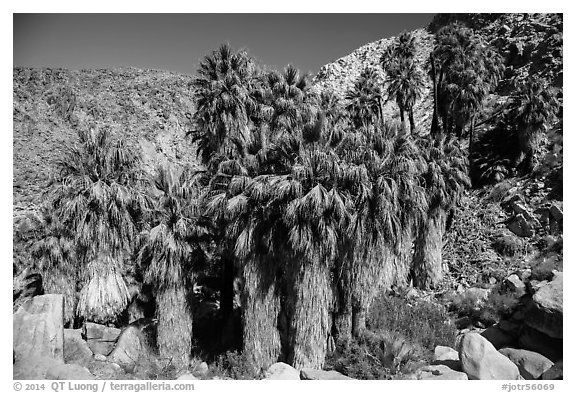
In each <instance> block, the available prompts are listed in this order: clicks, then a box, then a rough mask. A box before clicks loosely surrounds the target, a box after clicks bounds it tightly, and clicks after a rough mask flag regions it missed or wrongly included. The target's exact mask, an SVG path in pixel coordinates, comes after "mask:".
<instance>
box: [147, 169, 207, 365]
mask: <svg viewBox="0 0 576 393" xmlns="http://www.w3.org/2000/svg"><path fill="white" fill-rule="evenodd" d="M154 186H155V188H156V191H157V193H158V197H157V198H156V201H155V205H154V211H153V214H152V216H153V223H154V224H153V225H154V226H153V227H152V228H151V229H150V230H149V231H147V233H146V234H145V238H144V239H145V240H144V244H143V247H142V248H141V250H140V252H139V254H138V261H139V263H140V265H141V266H142V269H143V271H144V280H145V282H146V283H149V284H151V285H152V286H153V288H154V293H155V297H156V318H157V319H158V338H157V343H158V349H159V352H160V356H161V357H163V358H164V359H166V360H168V361H169V362H170V363H171V364H172V365H174V366H175V367H176V368H177V369H182V368H185V367H187V366H188V365H189V356H190V353H191V350H192V309H191V303H190V300H191V294H192V293H191V289H192V286H193V283H194V274H195V270H197V269H195V266H198V265H199V264H200V263H201V262H202V261H203V260H204V258H205V255H204V251H203V249H202V246H201V245H202V242H204V241H206V237H207V235H208V230H207V229H206V226H205V224H204V223H202V220H201V218H200V214H199V204H198V199H197V197H198V195H197V190H196V189H195V185H194V183H193V182H192V180H191V179H190V177H189V175H188V173H187V172H186V171H178V170H176V169H175V168H170V167H163V168H160V169H159V170H158V173H157V175H156V177H155V179H154Z"/></svg>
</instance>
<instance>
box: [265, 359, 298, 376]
mask: <svg viewBox="0 0 576 393" xmlns="http://www.w3.org/2000/svg"><path fill="white" fill-rule="evenodd" d="M264 379H280V380H291V379H294V380H299V379H300V373H299V372H298V370H296V369H295V368H294V367H292V366H290V365H288V364H286V363H282V362H278V363H274V364H273V365H271V366H270V367H268V370H267V371H266V375H265V377H264Z"/></svg>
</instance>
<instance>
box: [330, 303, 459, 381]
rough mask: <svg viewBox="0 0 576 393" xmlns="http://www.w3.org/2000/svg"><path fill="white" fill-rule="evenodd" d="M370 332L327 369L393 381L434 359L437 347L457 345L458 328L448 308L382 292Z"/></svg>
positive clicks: (370, 316)
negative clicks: (448, 312)
mask: <svg viewBox="0 0 576 393" xmlns="http://www.w3.org/2000/svg"><path fill="white" fill-rule="evenodd" d="M366 327H367V330H366V331H365V332H364V333H363V334H362V335H361V336H360V337H359V338H357V339H355V340H352V342H351V343H350V344H348V345H343V346H339V347H338V348H337V349H336V351H334V353H332V354H330V355H329V356H328V357H327V359H326V365H325V368H331V369H335V370H337V371H339V372H341V373H343V374H346V375H348V376H349V377H351V378H356V379H391V378H393V377H394V378H396V377H398V376H400V375H402V374H408V373H411V372H413V371H414V370H415V367H416V365H417V363H418V361H419V360H425V359H429V360H430V359H431V357H432V354H433V350H434V347H435V346H436V345H446V346H453V345H454V343H455V339H456V329H455V328H454V326H453V325H452V323H451V321H450V318H449V317H448V314H447V312H446V310H445V308H444V307H443V306H441V305H439V304H435V303H429V302H424V301H418V302H413V301H409V300H407V299H405V298H404V297H402V296H398V295H391V294H386V293H382V294H380V295H379V296H378V297H377V298H376V300H375V301H374V303H373V305H372V307H371V308H370V310H369V312H368V315H367V318H366Z"/></svg>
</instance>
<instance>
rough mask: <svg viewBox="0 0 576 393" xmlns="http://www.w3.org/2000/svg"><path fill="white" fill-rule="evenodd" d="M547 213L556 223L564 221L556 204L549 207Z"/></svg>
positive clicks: (562, 214)
mask: <svg viewBox="0 0 576 393" xmlns="http://www.w3.org/2000/svg"><path fill="white" fill-rule="evenodd" d="M549 211H550V215H551V216H552V217H554V220H556V221H558V222H561V221H562V220H564V213H563V212H562V207H561V206H559V205H558V204H552V206H550V209H549Z"/></svg>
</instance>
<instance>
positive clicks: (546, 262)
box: [530, 255, 563, 281]
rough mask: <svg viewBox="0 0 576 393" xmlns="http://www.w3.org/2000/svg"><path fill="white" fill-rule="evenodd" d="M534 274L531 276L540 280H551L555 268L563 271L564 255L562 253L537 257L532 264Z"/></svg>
mask: <svg viewBox="0 0 576 393" xmlns="http://www.w3.org/2000/svg"><path fill="white" fill-rule="evenodd" d="M530 266H531V269H532V275H531V276H530V278H532V279H534V280H538V281H544V280H551V279H552V278H553V277H554V273H553V271H554V270H557V271H562V270H563V269H562V257H561V256H560V255H556V256H548V257H543V258H535V259H534V260H533V261H532V262H531V264H530Z"/></svg>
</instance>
